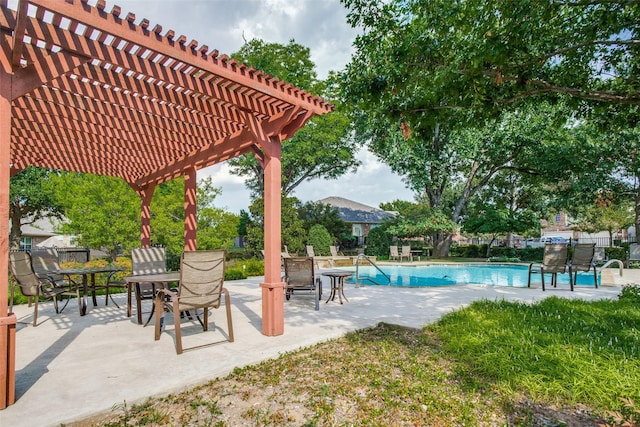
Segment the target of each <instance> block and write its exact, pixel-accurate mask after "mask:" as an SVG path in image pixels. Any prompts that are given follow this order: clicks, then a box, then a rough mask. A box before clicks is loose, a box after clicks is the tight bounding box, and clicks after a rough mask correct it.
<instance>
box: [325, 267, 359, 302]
mask: <svg viewBox="0 0 640 427" xmlns="http://www.w3.org/2000/svg"><path fill="white" fill-rule="evenodd" d="M352 274H353V273H352V272H350V271H344V270H328V271H323V272H322V275H323V276H327V277H329V278H330V279H331V293H330V294H329V298H328V299H327V301H326V302H325V304H326V303H328V302H329V301H333V300H335V298H336V292H337V293H338V299H339V300H340V304H342V298H343V297H344V299H345V301H347V302H349V300H348V299H347V297H346V296H345V295H344V278H345V277H349V276H351V275H352Z"/></svg>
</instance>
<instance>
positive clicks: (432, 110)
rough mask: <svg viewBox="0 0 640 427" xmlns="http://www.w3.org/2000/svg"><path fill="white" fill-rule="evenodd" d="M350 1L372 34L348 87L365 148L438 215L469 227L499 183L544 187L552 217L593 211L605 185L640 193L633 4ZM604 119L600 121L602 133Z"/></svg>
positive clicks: (639, 206)
mask: <svg viewBox="0 0 640 427" xmlns="http://www.w3.org/2000/svg"><path fill="white" fill-rule="evenodd" d="M342 3H343V4H344V5H345V6H346V7H347V9H348V10H349V14H348V19H349V22H350V23H351V24H352V25H353V26H357V27H358V28H360V29H361V30H362V34H361V35H360V36H359V37H358V38H357V39H356V42H355V47H356V53H355V54H354V56H353V58H352V62H351V63H350V64H349V65H348V67H347V69H346V71H345V73H344V76H343V78H344V82H345V84H344V85H343V92H344V93H343V95H344V102H345V103H346V104H348V105H351V106H353V111H352V117H353V120H354V123H355V130H356V138H357V139H358V141H360V142H362V143H368V144H369V148H370V149H371V150H372V151H373V152H375V153H376V154H377V155H378V157H379V158H380V159H381V160H382V161H384V162H387V163H388V164H389V165H390V166H391V168H392V170H394V171H395V172H397V173H398V174H400V175H402V176H403V177H404V178H405V179H406V181H407V183H408V184H409V186H410V187H411V188H412V189H414V190H415V191H416V192H417V193H418V194H419V195H424V196H425V197H426V198H427V199H428V203H429V206H430V207H431V208H438V209H441V210H442V211H443V212H446V213H447V214H449V213H450V215H451V216H450V218H451V220H453V221H455V222H459V221H460V219H461V218H462V217H463V216H464V215H465V209H466V208H467V204H468V203H469V201H470V200H471V198H472V197H474V196H475V195H477V194H480V193H481V191H482V189H483V188H484V187H485V186H486V185H488V184H490V181H491V180H492V179H494V178H495V177H496V176H497V175H498V174H500V173H501V172H502V171H508V172H509V173H512V174H513V173H515V174H521V175H523V176H524V175H527V176H529V177H537V180H538V182H537V184H541V183H542V182H543V181H546V186H545V190H546V193H547V194H548V195H550V196H549V197H548V198H549V199H550V200H545V203H547V204H555V205H556V206H557V205H558V204H559V200H558V199H559V198H562V199H563V200H562V201H563V202H564V205H565V206H575V205H576V200H577V197H576V195H578V194H581V193H582V194H581V200H582V201H584V202H586V203H592V202H593V200H595V197H596V196H597V195H598V194H600V193H601V190H602V189H603V188H604V185H605V184H607V183H608V184H609V187H611V186H612V185H614V184H617V185H618V188H627V189H629V190H632V189H631V188H630V187H632V186H631V185H629V184H632V183H634V182H637V180H635V179H633V178H635V177H637V173H636V171H637V170H638V167H637V156H636V155H634V153H635V152H636V151H637V149H634V148H632V146H634V144H635V147H637V143H638V138H637V134H638V132H637V123H638V104H640V97H639V93H638V85H637V75H638V72H637V71H638V66H639V63H638V52H639V51H638V48H637V46H638V40H637V31H636V28H637V25H636V24H637V22H638V20H639V18H640V17H639V16H638V14H639V13H640V9H638V7H637V5H635V4H634V3H628V2H622V1H610V2H609V1H606V2H605V1H595V2H532V1H529V0H520V1H516V2H514V1H511V0H498V1H496V2H485V1H482V0H471V1H448V0H446V1H445V0H410V1H404V0H392V1H389V2H378V1H373V0H342ZM594 117H600V118H601V121H602V126H600V128H599V129H597V131H596V132H594V128H593V126H592V123H591V120H593V118H594ZM611 117H615V119H614V122H615V126H609V124H610V122H611ZM610 127H611V128H612V129H611V130H609V129H608V128H610ZM629 129H631V131H629ZM612 131H613V132H612ZM613 134H618V135H620V137H618V136H617V135H613ZM623 134H624V135H625V136H624V137H621V136H622V135H623ZM594 135H595V137H594ZM622 140H624V141H622ZM613 141H616V142H613ZM623 158H624V159H625V160H623ZM616 164H617V165H618V166H616ZM621 164H623V165H624V172H630V173H629V175H626V173H625V174H622V173H621V172H623V171H621V170H619V169H617V168H618V167H619V165H621ZM622 176H624V177H625V179H624V180H620V179H612V177H622ZM628 177H631V178H632V179H629V178H628ZM636 187H637V186H636ZM529 188H531V187H529ZM578 189H580V190H581V191H576V190H578ZM448 191H453V194H451V193H450V194H447V192H448ZM637 191H638V190H637V189H635V190H634V191H630V193H632V194H633V193H635V194H637ZM552 199H555V200H552ZM543 200H544V199H543ZM636 200H640V198H638V197H636ZM536 205H539V203H536ZM536 209H537V207H535V208H534V209H533V210H534V211H536ZM636 218H640V203H636ZM637 221H639V220H638V219H637V220H636V222H637ZM638 228H640V227H638ZM435 237H437V236H435ZM444 237H445V239H446V237H447V236H444ZM434 243H435V246H436V253H438V254H441V255H442V254H444V253H445V252H446V245H445V244H441V243H440V242H438V241H437V239H434Z"/></svg>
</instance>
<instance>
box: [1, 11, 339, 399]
mask: <svg viewBox="0 0 640 427" xmlns="http://www.w3.org/2000/svg"><path fill="white" fill-rule="evenodd" d="M0 10H1V13H0V44H1V50H0V156H1V159H2V161H1V162H0V253H2V254H3V255H2V256H1V257H0V408H5V407H6V406H8V405H11V404H12V403H13V402H14V400H15V393H14V388H15V377H14V376H15V323H16V318H15V316H14V315H13V314H12V313H8V310H7V308H8V301H7V294H8V252H9V230H8V224H9V209H8V208H9V178H10V176H12V175H13V174H15V173H17V172H19V171H20V170H22V169H24V168H26V167H27V166H38V167H45V168H53V169H60V170H67V171H77V172H85V173H91V174H100V175H108V176H114V177H119V178H122V179H124V180H125V181H126V182H127V183H128V184H129V185H130V186H131V187H132V188H133V189H134V190H135V191H136V192H137V194H139V195H140V199H141V220H142V221H141V224H142V226H141V233H140V234H141V245H142V246H148V245H149V236H150V228H149V218H150V209H149V206H150V202H151V198H152V196H153V192H154V189H155V187H156V186H157V185H158V184H160V183H162V182H165V181H168V180H171V179H174V178H176V177H180V176H184V177H185V190H184V194H185V203H184V209H185V229H184V236H185V249H186V250H194V249H196V238H195V232H196V220H195V212H196V197H195V194H196V191H195V190H196V171H197V170H199V169H201V168H204V167H207V166H211V165H214V164H216V163H220V162H223V161H225V160H228V159H230V158H233V157H237V156H240V155H242V154H245V153H249V152H251V153H253V154H255V156H256V157H257V158H258V160H259V162H260V164H261V165H262V167H263V169H264V174H265V177H264V181H265V194H264V197H265V212H264V217H265V218H264V221H265V226H264V227H265V230H264V231H265V233H264V234H265V279H264V283H262V284H261V287H262V331H263V333H264V334H265V335H269V336H273V335H280V334H282V333H283V332H284V301H283V286H284V284H283V283H282V279H281V276H280V243H281V242H280V237H281V235H280V203H281V200H280V184H281V165H280V153H281V143H282V141H283V140H285V139H287V138H290V137H291V136H293V134H294V133H295V132H296V131H297V130H298V129H300V128H301V127H302V126H304V124H305V123H306V122H307V121H308V120H309V119H310V118H311V117H312V116H314V115H319V114H325V113H328V112H330V111H331V110H332V106H331V105H329V104H327V103H326V102H324V101H323V100H322V99H320V98H318V97H316V96H314V95H311V94H309V93H307V92H305V91H303V90H300V89H299V88H296V87H294V86H292V85H290V84H288V83H286V82H284V81H281V80H279V79H277V78H276V77H273V76H269V75H265V74H264V73H263V72H262V71H259V70H255V69H253V68H250V67H248V66H246V65H244V64H242V63H239V62H238V61H236V60H234V59H231V58H229V57H228V56H226V55H220V54H219V53H218V51H216V50H211V49H209V47H208V46H206V45H200V44H199V43H198V42H197V41H195V40H189V39H187V38H186V37H185V36H182V35H181V36H178V35H176V34H175V33H174V31H172V30H163V28H162V27H161V26H160V25H155V26H151V25H150V23H149V21H148V20H146V19H142V20H139V22H138V23H136V17H135V15H133V14H131V13H129V14H128V15H126V16H121V10H120V8H119V7H118V6H114V7H113V8H111V10H107V7H106V4H105V1H104V0H93V1H92V2H91V4H90V3H89V1H88V0H19V1H18V2H17V6H14V7H13V8H10V7H9V3H8V0H0Z"/></svg>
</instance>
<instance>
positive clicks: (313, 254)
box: [305, 245, 316, 258]
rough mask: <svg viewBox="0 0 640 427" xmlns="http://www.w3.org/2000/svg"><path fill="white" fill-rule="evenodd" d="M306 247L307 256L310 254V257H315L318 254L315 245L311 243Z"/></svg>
mask: <svg viewBox="0 0 640 427" xmlns="http://www.w3.org/2000/svg"><path fill="white" fill-rule="evenodd" d="M305 249H306V251H307V256H308V257H311V258H314V257H315V256H316V254H315V251H314V250H313V246H311V245H307V246H306V247H305Z"/></svg>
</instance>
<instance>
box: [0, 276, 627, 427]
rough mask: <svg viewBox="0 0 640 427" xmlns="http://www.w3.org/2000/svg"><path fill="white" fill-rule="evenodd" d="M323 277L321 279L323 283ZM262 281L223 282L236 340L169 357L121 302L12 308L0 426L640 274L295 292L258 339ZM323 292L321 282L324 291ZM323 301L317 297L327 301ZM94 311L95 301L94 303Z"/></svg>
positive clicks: (612, 292)
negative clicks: (556, 282) (562, 282)
mask: <svg viewBox="0 0 640 427" xmlns="http://www.w3.org/2000/svg"><path fill="white" fill-rule="evenodd" d="M326 279H327V278H326V277H325V278H324V280H326ZM261 280H262V278H252V279H248V280H239V281H230V282H227V283H226V287H227V288H228V289H229V292H230V294H231V304H232V312H233V322H234V323H233V325H234V333H235V342H233V343H228V342H223V343H220V344H217V345H213V346H208V347H201V348H197V349H192V350H186V351H185V353H184V354H182V355H180V356H178V355H176V352H175V347H174V340H173V337H174V335H173V325H172V324H171V323H172V321H171V320H170V318H169V319H165V320H168V323H169V324H168V327H167V328H166V329H167V330H165V331H164V332H163V334H162V337H161V339H160V340H159V341H154V339H153V326H152V324H151V325H150V326H148V327H142V326H141V325H138V324H137V323H136V318H135V315H134V316H133V317H131V318H127V317H126V302H125V296H124V295H118V296H116V301H117V302H118V304H119V305H120V308H116V307H115V306H113V305H109V306H104V305H99V306H98V307H93V306H90V307H89V309H88V313H87V315H86V316H84V317H80V316H79V315H78V312H77V305H76V302H75V301H71V302H70V303H69V307H67V308H66V309H65V311H64V312H63V313H61V314H58V315H56V314H55V313H54V311H53V305H52V304H51V303H45V304H42V305H41V310H40V314H39V316H38V319H39V320H40V322H42V323H41V324H39V325H38V326H37V327H35V328H34V327H33V326H32V325H31V323H30V322H31V320H32V309H31V308H28V307H27V306H26V305H23V306H17V307H14V311H15V312H16V315H17V317H18V322H19V323H18V332H17V349H16V359H17V360H16V403H15V404H14V405H11V406H9V407H8V408H6V409H4V410H0V425H1V426H7V427H9V426H11V427H32V426H57V425H60V424H61V423H67V422H70V421H73V420H80V419H83V418H87V417H89V416H92V415H95V414H97V413H102V412H109V411H121V410H122V409H121V407H122V405H124V404H125V403H126V405H127V406H131V405H132V404H136V403H141V402H143V401H144V400H146V398H148V397H150V396H156V395H165V394H168V393H172V392H177V391H182V390H184V389H186V388H188V387H191V386H194V385H198V384H202V383H205V382H207V381H209V380H211V379H215V378H217V377H224V376H226V375H227V374H228V373H229V372H230V371H231V370H233V369H234V368H235V367H242V366H246V365H251V364H255V363H258V362H260V361H263V360H266V359H270V358H275V357H278V356H279V355H280V354H283V353H285V352H289V351H294V350H297V349H299V348H302V347H306V346H310V345H313V344H316V343H318V342H322V341H325V340H328V339H331V338H336V337H339V336H342V335H344V334H345V333H347V332H349V331H354V330H357V329H362V328H366V327H371V326H374V325H376V324H377V323H378V322H387V323H394V324H399V325H404V326H410V327H422V326H424V325H425V324H427V323H430V322H433V321H435V320H437V319H438V318H440V317H441V316H442V315H443V314H446V313H448V312H451V311H452V310H456V309H458V308H460V307H462V306H465V305H467V304H469V303H470V302H472V301H474V300H478V299H483V298H484V299H489V300H496V299H506V300H517V301H530V302H534V301H539V300H541V299H543V298H545V297H547V296H560V297H567V298H582V299H600V298H612V299H615V298H617V296H618V294H619V292H620V286H621V285H622V284H625V283H640V270H625V272H624V276H623V277H619V276H618V273H617V270H615V274H613V272H610V271H606V272H605V273H604V275H603V283H608V285H606V286H602V287H600V288H599V289H590V288H589V289H588V288H580V287H578V288H576V290H575V292H570V291H569V290H568V287H566V288H562V289H552V290H548V291H547V292H544V293H543V292H542V290H541V289H539V288H537V289H533V288H532V289H527V288H509V287H487V286H465V285H462V286H460V285H459V286H450V287H437V288H397V287H396V288H390V287H359V288H356V287H354V285H348V286H347V287H346V289H345V294H346V296H347V298H348V299H349V302H346V303H345V304H344V305H340V304H339V303H337V302H329V303H325V302H324V301H322V302H321V303H320V311H315V310H314V309H313V305H314V304H313V299H312V298H310V297H308V296H303V295H300V296H297V295H294V296H293V297H292V298H291V300H290V301H285V332H284V334H283V335H281V336H278V337H266V336H264V335H262V333H261V317H262V314H261V313H262V304H261V302H262V301H261V289H260V286H259V283H260V281H261ZM324 289H325V290H326V289H328V283H325V284H324ZM326 296H327V295H325V298H326ZM99 303H100V304H103V303H104V300H101V301H99ZM210 320H211V322H216V327H213V325H212V324H210V331H209V332H206V333H203V332H201V328H200V327H199V325H198V326H194V327H192V328H191V327H190V328H184V329H183V331H184V332H183V333H184V337H183V345H184V346H185V348H188V347H192V346H197V345H199V344H201V343H202V342H203V341H202V340H203V339H204V340H205V341H206V342H211V341H216V340H223V339H224V338H225V336H224V334H223V333H222V332H221V330H220V328H218V327H217V326H218V325H220V327H221V328H222V330H225V331H226V318H225V313H224V308H222V309H221V310H220V309H219V310H214V311H213V312H212V315H211V316H210Z"/></svg>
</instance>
